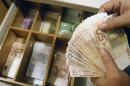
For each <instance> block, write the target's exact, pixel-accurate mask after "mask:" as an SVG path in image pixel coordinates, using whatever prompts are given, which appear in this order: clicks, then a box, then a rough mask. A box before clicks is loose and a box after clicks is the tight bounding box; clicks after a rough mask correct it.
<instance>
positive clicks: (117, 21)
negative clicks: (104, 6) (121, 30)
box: [99, 14, 130, 30]
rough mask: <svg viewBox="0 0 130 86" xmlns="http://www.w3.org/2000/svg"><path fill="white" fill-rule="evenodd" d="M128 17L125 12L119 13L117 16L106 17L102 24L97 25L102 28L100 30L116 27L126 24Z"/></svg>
mask: <svg viewBox="0 0 130 86" xmlns="http://www.w3.org/2000/svg"><path fill="white" fill-rule="evenodd" d="M129 18H130V17H129V16H128V15H126V14H125V15H121V16H117V17H113V18H111V19H108V20H107V21H106V22H104V23H103V24H101V25H100V26H99V28H100V29H102V30H107V29H112V28H118V27H121V26H124V25H127V24H128V23H129V22H130V20H129Z"/></svg>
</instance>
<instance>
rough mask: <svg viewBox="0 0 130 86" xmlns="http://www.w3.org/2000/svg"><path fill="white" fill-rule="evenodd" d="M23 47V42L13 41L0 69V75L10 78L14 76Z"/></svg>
mask: <svg viewBox="0 0 130 86" xmlns="http://www.w3.org/2000/svg"><path fill="white" fill-rule="evenodd" d="M24 49H25V44H22V43H17V42H14V44H13V46H12V49H11V51H10V53H9V56H8V59H7V61H6V63H5V66H4V69H3V71H2V75H4V76H7V77H10V78H15V76H16V73H17V71H18V68H19V66H20V62H21V60H22V57H23V52H24Z"/></svg>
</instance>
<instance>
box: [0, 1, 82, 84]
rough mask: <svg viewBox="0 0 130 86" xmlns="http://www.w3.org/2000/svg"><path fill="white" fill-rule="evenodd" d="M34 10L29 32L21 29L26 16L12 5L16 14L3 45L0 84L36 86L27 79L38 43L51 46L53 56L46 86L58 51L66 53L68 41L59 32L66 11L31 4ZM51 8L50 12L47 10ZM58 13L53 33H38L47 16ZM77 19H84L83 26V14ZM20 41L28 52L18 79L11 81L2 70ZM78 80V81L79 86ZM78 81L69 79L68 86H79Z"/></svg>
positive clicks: (51, 55) (47, 73)
mask: <svg viewBox="0 0 130 86" xmlns="http://www.w3.org/2000/svg"><path fill="white" fill-rule="evenodd" d="M30 7H31V9H34V11H33V13H34V14H33V17H32V24H31V25H30V27H29V29H25V28H22V27H21V25H22V23H23V21H24V19H25V18H26V13H25V14H23V12H21V10H20V9H19V8H17V7H15V5H14V4H13V5H12V10H13V9H14V10H13V13H12V14H11V16H12V18H10V19H11V20H10V22H8V25H5V26H8V27H6V28H8V30H7V33H6V35H5V37H4V41H3V43H2V47H1V50H0V59H1V60H0V80H1V81H4V82H9V83H13V84H16V85H18V86H33V84H32V83H31V82H28V81H29V80H30V81H31V80H33V79H32V78H30V77H28V76H27V75H26V72H27V69H28V66H29V62H30V60H31V55H32V51H33V46H34V43H35V42H36V41H39V42H45V43H49V44H51V47H52V50H51V53H50V56H49V58H48V62H47V70H46V72H45V78H44V80H42V84H43V86H47V80H48V78H49V75H50V72H51V69H52V65H53V61H54V55H55V53H56V52H57V51H60V52H65V51H66V48H67V45H68V41H69V38H64V37H62V36H59V32H60V28H61V22H62V21H64V20H65V18H64V17H65V11H66V8H63V7H57V6H52V5H45V4H43V5H41V4H38V3H32V6H30ZM47 8H49V9H47ZM50 11H51V12H56V13H58V16H57V17H56V19H55V20H56V22H55V25H56V27H55V30H54V32H53V33H45V32H39V30H40V28H41V24H42V21H43V20H44V18H45V15H46V14H47V12H50ZM80 13H81V14H80V15H79V16H77V15H76V16H77V17H78V18H81V20H80V22H81V21H82V19H83V18H84V17H83V14H84V13H82V12H80ZM71 20H72V19H70V20H69V21H71ZM18 37H22V38H23V39H24V42H23V43H24V44H25V50H24V53H23V56H22V60H21V62H20V66H19V68H18V71H17V74H16V76H15V78H8V77H5V76H3V75H2V70H3V67H4V65H5V63H6V60H7V58H8V54H9V52H10V50H11V48H12V45H13V43H14V42H15V40H16V39H17V38H18ZM77 80H78V78H76V82H77ZM75 84H76V83H75V78H71V79H70V85H69V86H77V85H75Z"/></svg>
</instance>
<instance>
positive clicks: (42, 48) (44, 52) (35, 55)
mask: <svg viewBox="0 0 130 86" xmlns="http://www.w3.org/2000/svg"><path fill="white" fill-rule="evenodd" d="M50 52H51V46H50V45H49V44H46V43H44V42H36V43H35V44H34V48H33V52H32V56H31V60H30V64H29V66H28V70H27V73H26V75H27V76H29V77H32V78H35V79H39V80H43V79H44V76H45V73H46V69H47V64H48V58H49V56H50Z"/></svg>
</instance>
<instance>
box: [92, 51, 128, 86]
mask: <svg viewBox="0 0 130 86" xmlns="http://www.w3.org/2000/svg"><path fill="white" fill-rule="evenodd" d="M100 54H101V58H102V61H103V63H104V66H105V69H106V73H105V74H104V76H102V77H99V78H98V77H97V78H91V80H92V81H93V83H94V84H95V85H96V86H130V77H129V76H128V75H127V74H126V73H125V72H123V71H121V70H119V68H118V67H117V66H116V63H115V62H114V59H113V58H112V56H111V55H110V53H109V52H108V51H107V50H105V49H100Z"/></svg>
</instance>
